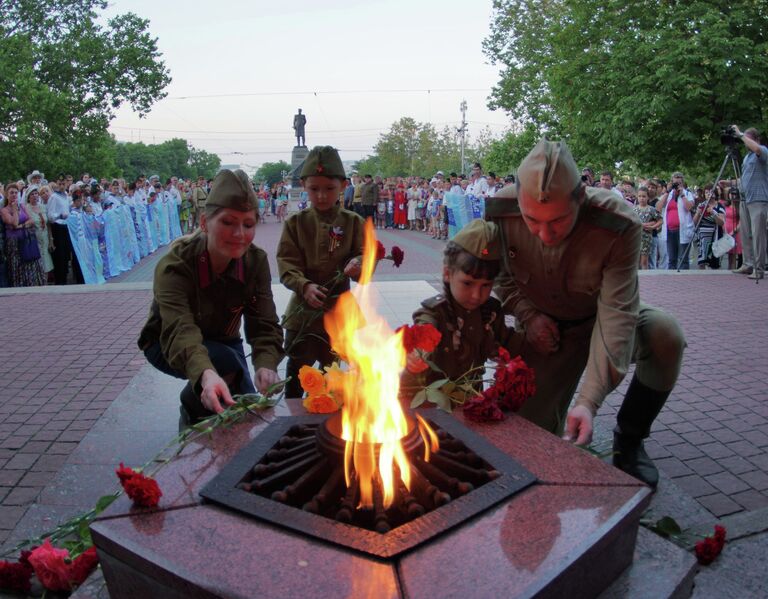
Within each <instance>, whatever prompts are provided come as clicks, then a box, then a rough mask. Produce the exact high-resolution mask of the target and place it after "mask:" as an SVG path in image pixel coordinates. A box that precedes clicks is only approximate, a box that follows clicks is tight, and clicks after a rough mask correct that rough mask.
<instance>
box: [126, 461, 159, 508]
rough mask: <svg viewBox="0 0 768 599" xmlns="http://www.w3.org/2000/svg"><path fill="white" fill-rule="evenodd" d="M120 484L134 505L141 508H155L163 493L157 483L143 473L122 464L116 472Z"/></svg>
mask: <svg viewBox="0 0 768 599" xmlns="http://www.w3.org/2000/svg"><path fill="white" fill-rule="evenodd" d="M115 473H116V474H117V477H118V478H119V479H120V484H121V485H122V486H123V490H124V491H125V493H126V495H128V497H130V498H131V500H132V501H133V503H134V504H135V505H137V506H139V507H155V506H156V505H157V504H158V502H159V501H160V497H162V495H163V492H162V491H161V490H160V487H159V486H158V484H157V481H156V480H155V479H153V478H149V477H148V476H144V475H143V474H142V473H141V472H136V471H135V470H132V469H131V468H126V467H124V466H123V463H122V462H120V468H118V469H117V470H115Z"/></svg>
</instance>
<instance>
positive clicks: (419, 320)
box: [402, 219, 514, 397]
mask: <svg viewBox="0 0 768 599" xmlns="http://www.w3.org/2000/svg"><path fill="white" fill-rule="evenodd" d="M500 268H501V261H500V256H499V241H498V235H497V233H496V225H494V224H493V223H489V222H485V221H483V220H481V219H476V220H473V221H471V222H470V223H469V224H468V225H466V226H465V227H464V228H463V229H462V230H461V231H459V233H458V234H457V235H456V237H455V238H454V239H453V240H452V241H449V242H448V244H447V246H446V248H445V254H444V259H443V286H444V287H443V292H442V293H439V294H438V295H435V296H433V297H431V298H429V299H426V300H424V301H423V302H421V307H420V308H419V309H418V310H416V312H414V313H413V322H414V324H431V325H432V326H434V327H435V328H436V329H437V330H438V331H439V332H440V333H441V338H440V343H439V344H438V346H437V347H436V348H435V350H434V352H432V354H430V355H429V356H428V359H429V361H430V362H432V363H433V364H435V365H436V366H437V367H438V368H439V369H440V370H441V371H442V372H438V371H434V370H430V369H429V368H428V366H427V364H426V362H424V361H423V360H422V359H421V357H420V356H419V355H418V354H417V353H416V352H415V351H414V352H411V353H410V354H409V355H408V356H407V368H406V372H405V373H404V375H403V380H402V389H403V396H404V397H409V396H412V395H413V393H415V392H416V391H418V389H420V388H422V387H424V386H425V385H428V384H429V383H431V382H433V381H435V380H437V379H441V378H446V377H447V378H449V379H451V380H454V381H455V380H458V379H459V378H460V377H462V376H464V375H466V374H467V372H469V371H470V370H472V369H473V368H477V367H481V366H483V365H484V364H485V362H486V361H487V360H488V359H489V358H492V357H493V356H495V355H496V353H497V352H498V348H499V345H504V346H508V345H510V339H511V336H512V334H513V333H514V331H511V330H510V329H508V328H507V327H506V326H505V324H504V314H503V313H502V309H501V303H500V302H499V300H497V299H496V298H493V297H491V291H492V289H493V283H494V279H495V278H496V275H497V274H498V273H499V270H500ZM513 355H514V354H513ZM469 379H470V380H472V381H474V382H475V383H476V386H477V388H478V390H479V389H480V388H481V384H480V379H482V371H479V370H478V371H475V372H474V373H473V374H472V375H470V376H469Z"/></svg>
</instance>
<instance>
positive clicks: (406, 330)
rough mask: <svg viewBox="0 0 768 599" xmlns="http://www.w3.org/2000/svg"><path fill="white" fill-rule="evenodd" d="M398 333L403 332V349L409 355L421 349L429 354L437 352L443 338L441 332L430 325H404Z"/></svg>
mask: <svg viewBox="0 0 768 599" xmlns="http://www.w3.org/2000/svg"><path fill="white" fill-rule="evenodd" d="M397 331H402V332H403V347H404V348H405V353H407V354H409V353H411V352H412V351H413V350H415V349H420V350H421V351H423V352H424V353H427V354H428V353H431V352H433V351H435V348H436V347H437V344H438V343H440V339H441V338H442V334H441V333H440V331H438V330H437V329H436V328H435V327H434V326H433V325H431V324H429V323H427V324H414V325H403V326H401V327H400V328H398V329H397ZM397 331H395V332H397Z"/></svg>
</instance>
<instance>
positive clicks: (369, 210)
mask: <svg viewBox="0 0 768 599" xmlns="http://www.w3.org/2000/svg"><path fill="white" fill-rule="evenodd" d="M375 210H376V207H375V206H374V205H373V204H371V205H370V206H369V205H368V204H363V218H370V219H372V218H373V213H374V211H375Z"/></svg>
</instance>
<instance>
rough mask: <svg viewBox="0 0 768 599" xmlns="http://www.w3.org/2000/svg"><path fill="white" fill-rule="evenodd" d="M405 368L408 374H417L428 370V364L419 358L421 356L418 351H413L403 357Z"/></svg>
mask: <svg viewBox="0 0 768 599" xmlns="http://www.w3.org/2000/svg"><path fill="white" fill-rule="evenodd" d="M405 368H406V369H407V370H408V372H412V373H413V374H419V373H420V372H424V371H425V370H426V369H427V368H429V364H427V363H426V362H425V361H424V360H423V359H422V358H421V354H419V352H418V351H416V350H413V351H412V352H411V353H409V354H408V355H407V356H406V357H405Z"/></svg>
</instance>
